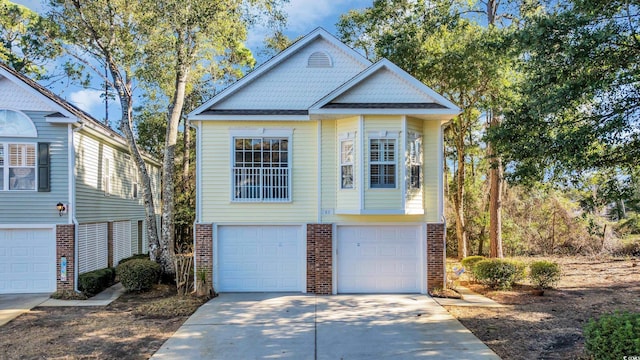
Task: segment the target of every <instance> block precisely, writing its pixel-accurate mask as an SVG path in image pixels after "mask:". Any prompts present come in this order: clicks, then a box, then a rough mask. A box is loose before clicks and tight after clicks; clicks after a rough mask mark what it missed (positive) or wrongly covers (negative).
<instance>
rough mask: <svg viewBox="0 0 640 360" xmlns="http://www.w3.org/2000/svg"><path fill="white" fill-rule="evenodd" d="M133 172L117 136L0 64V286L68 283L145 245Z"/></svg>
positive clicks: (155, 166)
mask: <svg viewBox="0 0 640 360" xmlns="http://www.w3.org/2000/svg"><path fill="white" fill-rule="evenodd" d="M146 161H147V165H148V169H149V171H150V173H151V174H152V178H153V181H154V185H155V187H156V188H157V187H158V185H159V173H160V164H159V163H158V161H157V160H155V159H153V158H152V157H149V156H147V157H146ZM137 174H138V172H137V170H136V167H135V165H134V162H133V160H132V159H131V156H130V153H129V150H128V147H127V144H126V142H125V140H124V138H123V137H122V136H121V135H119V134H118V133H116V132H115V131H113V130H112V129H111V128H109V127H108V126H106V125H104V124H102V123H100V122H99V121H97V120H95V119H94V118H92V117H91V116H90V115H88V114H87V113H85V112H83V111H82V110H80V109H78V108H76V107H75V106H73V105H71V104H69V103H68V102H66V101H65V100H63V99H62V98H60V97H58V96H56V95H54V94H53V93H52V92H50V91H49V90H47V89H45V88H43V87H42V86H40V85H39V84H37V83H36V82H34V81H32V80H30V79H29V78H27V77H25V76H23V75H21V74H19V73H17V72H16V71H14V70H12V69H11V68H9V67H7V66H6V65H4V64H2V63H0V294H7V293H40V292H54V291H56V290H76V289H77V276H78V274H81V273H85V272H88V271H92V270H97V269H101V268H105V267H107V266H115V265H116V264H117V263H118V261H119V260H120V259H122V258H124V257H127V256H130V255H132V254H136V253H146V252H148V250H147V243H146V230H145V229H146V226H145V211H144V207H143V203H142V188H141V186H139V185H138V175H137ZM157 193H158V191H157V189H156V194H157Z"/></svg>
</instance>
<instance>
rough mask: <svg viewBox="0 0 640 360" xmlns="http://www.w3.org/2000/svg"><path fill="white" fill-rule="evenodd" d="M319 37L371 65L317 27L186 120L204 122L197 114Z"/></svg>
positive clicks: (195, 111) (199, 108)
mask: <svg viewBox="0 0 640 360" xmlns="http://www.w3.org/2000/svg"><path fill="white" fill-rule="evenodd" d="M319 37H321V38H323V39H324V40H326V41H328V42H329V43H331V44H332V45H334V46H335V47H337V48H339V49H340V50H342V51H344V52H345V53H346V54H351V55H352V57H353V58H354V59H355V60H356V61H359V62H361V63H362V64H363V65H365V66H369V65H371V61H369V60H368V59H367V58H365V57H364V56H362V55H361V54H360V53H358V52H357V51H355V50H353V49H352V48H350V47H348V46H347V45H345V44H344V43H343V42H341V41H340V40H338V39H337V38H336V37H335V36H333V35H331V33H329V32H328V31H327V30H325V29H323V28H321V27H319V28H316V29H315V30H313V31H312V32H310V33H309V34H307V35H306V36H305V37H303V38H302V39H300V40H298V41H296V42H295V43H293V44H292V45H291V46H289V47H288V48H286V49H285V50H283V51H282V52H280V53H278V54H277V55H276V56H274V57H272V58H271V59H269V60H267V61H266V62H265V63H263V64H262V65H260V66H258V68H256V69H255V70H254V71H252V72H250V73H249V74H247V75H245V76H244V77H243V78H241V79H240V80H238V81H236V82H235V83H233V84H231V85H230V86H229V87H227V88H226V89H224V90H222V91H221V92H220V93H218V94H217V95H216V96H214V97H213V98H211V99H209V101H206V102H205V103H204V104H202V105H200V106H198V107H197V108H196V109H195V110H193V111H191V112H190V113H189V114H188V115H187V118H188V119H189V120H206V119H197V116H198V114H199V113H201V112H203V111H205V110H207V109H209V108H210V107H211V106H213V105H214V104H216V103H219V102H221V101H222V100H224V99H226V98H227V97H229V96H231V95H233V94H234V93H236V92H237V91H238V90H240V89H242V88H244V87H245V86H248V85H249V84H250V83H251V82H252V81H253V80H254V79H256V78H258V77H260V76H261V75H262V74H264V73H266V72H268V71H270V70H271V69H273V68H274V67H275V66H276V65H278V64H280V63H282V62H284V61H285V60H286V59H288V58H289V57H291V56H292V55H293V54H295V53H297V52H298V51H299V50H300V49H302V48H304V47H306V46H307V45H308V44H310V43H311V42H313V41H314V40H315V39H317V38H319Z"/></svg>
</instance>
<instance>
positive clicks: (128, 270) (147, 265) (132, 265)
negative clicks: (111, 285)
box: [116, 259, 160, 291]
mask: <svg viewBox="0 0 640 360" xmlns="http://www.w3.org/2000/svg"><path fill="white" fill-rule="evenodd" d="M116 273H117V275H118V278H119V279H120V282H121V283H122V286H124V288H125V289H127V290H128V291H147V290H149V289H151V288H152V287H153V285H154V284H156V283H158V280H159V279H160V265H158V264H157V263H156V262H153V261H151V260H148V259H133V260H130V261H127V262H125V263H124V264H122V263H121V264H119V265H118V267H117V268H116Z"/></svg>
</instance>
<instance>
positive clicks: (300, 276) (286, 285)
mask: <svg viewBox="0 0 640 360" xmlns="http://www.w3.org/2000/svg"><path fill="white" fill-rule="evenodd" d="M217 238H218V246H217V248H218V251H217V252H218V256H217V257H216V258H217V262H218V264H217V267H218V276H217V279H218V283H217V288H216V290H217V291H223V292H252V291H296V292H297V291H303V290H304V279H305V267H304V266H303V264H304V260H305V256H304V246H303V236H302V227H301V226H245V225H243V226H219V227H218V236H217ZM215 273H216V271H215V270H214V274H215Z"/></svg>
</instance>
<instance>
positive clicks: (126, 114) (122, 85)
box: [106, 56, 161, 260]
mask: <svg viewBox="0 0 640 360" xmlns="http://www.w3.org/2000/svg"><path fill="white" fill-rule="evenodd" d="M106 61H107V65H108V67H109V72H110V73H111V77H112V79H113V83H114V86H115V88H116V91H117V92H118V98H119V99H120V105H121V106H122V117H121V119H120V131H122V133H123V134H124V137H125V139H126V140H127V144H128V146H129V151H130V152H131V154H132V155H133V160H134V161H135V163H136V167H137V169H138V174H139V176H140V179H141V180H142V198H143V203H144V210H145V220H146V225H147V240H148V243H149V256H150V258H151V260H155V259H156V258H158V257H159V256H160V254H161V253H160V241H159V238H158V226H157V225H158V224H157V221H156V210H155V209H156V208H155V204H154V200H153V191H152V189H153V187H152V185H151V177H150V176H149V172H148V171H147V164H146V163H145V161H144V158H143V157H142V154H141V153H140V149H139V148H138V144H137V143H136V138H135V136H134V135H133V131H132V128H133V103H132V91H131V88H132V84H131V81H130V79H129V77H128V75H127V74H126V73H125V77H126V79H125V78H123V76H122V74H121V72H120V69H118V66H117V65H116V64H115V63H114V62H113V61H111V59H110V58H109V57H108V56H107V59H106Z"/></svg>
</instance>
